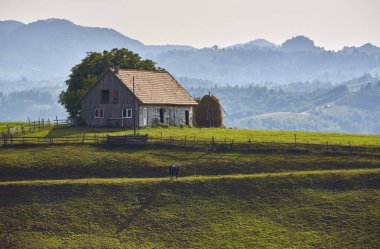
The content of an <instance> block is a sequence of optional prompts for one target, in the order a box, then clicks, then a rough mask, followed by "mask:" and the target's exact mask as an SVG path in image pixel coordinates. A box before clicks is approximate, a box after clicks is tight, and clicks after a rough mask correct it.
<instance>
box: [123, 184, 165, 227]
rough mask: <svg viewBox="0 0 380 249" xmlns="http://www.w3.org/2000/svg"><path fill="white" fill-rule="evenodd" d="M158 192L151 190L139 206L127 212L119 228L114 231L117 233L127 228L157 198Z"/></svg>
mask: <svg viewBox="0 0 380 249" xmlns="http://www.w3.org/2000/svg"><path fill="white" fill-rule="evenodd" d="M157 197H158V192H156V191H155V192H153V193H152V194H151V195H150V196H149V197H148V198H147V199H146V200H144V202H143V203H142V204H141V207H139V208H137V209H135V210H134V211H133V212H132V213H131V214H129V215H128V216H127V217H126V218H125V219H124V221H123V222H122V224H121V225H120V226H119V229H118V230H117V231H116V232H117V233H120V232H122V231H123V230H126V229H128V228H129V226H130V225H131V224H132V223H133V221H135V220H136V219H138V218H139V217H141V215H142V214H143V213H144V211H145V210H146V209H148V208H149V207H150V206H152V205H153V203H154V202H155V201H156V200H157Z"/></svg>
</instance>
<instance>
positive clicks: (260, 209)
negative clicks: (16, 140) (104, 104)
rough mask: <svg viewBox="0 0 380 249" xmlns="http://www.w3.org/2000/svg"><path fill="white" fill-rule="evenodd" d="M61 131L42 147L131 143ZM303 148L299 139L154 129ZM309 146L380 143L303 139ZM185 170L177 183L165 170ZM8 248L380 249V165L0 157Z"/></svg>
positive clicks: (240, 157) (140, 155) (94, 149)
mask: <svg viewBox="0 0 380 249" xmlns="http://www.w3.org/2000/svg"><path fill="white" fill-rule="evenodd" d="M130 132H131V131H121V130H116V129H96V130H95V129H87V128H83V127H77V128H55V129H46V130H44V131H41V132H38V133H34V134H32V135H34V136H56V137H62V136H83V133H85V134H87V136H94V134H97V135H102V134H103V135H105V134H111V133H112V134H127V133H130ZM139 132H140V133H148V134H149V135H151V136H154V137H158V138H160V137H161V134H162V137H163V138H169V137H175V138H178V139H180V138H181V137H184V136H186V138H187V139H189V138H191V137H193V136H195V137H196V139H199V140H208V139H211V138H212V137H214V138H215V139H234V140H235V141H239V140H240V141H245V140H247V138H248V139H249V138H250V139H251V140H252V141H271V140H273V139H277V141H283V142H292V141H294V132H283V131H248V130H233V129H196V128H183V129H181V128H151V129H143V130H140V131H139ZM296 134H297V140H298V141H299V142H302V137H303V138H304V139H305V141H308V142H309V143H311V142H312V141H314V142H315V143H319V142H320V143H324V142H323V140H325V139H329V143H336V144H339V143H340V142H341V141H342V142H343V141H348V140H349V141H350V142H351V143H352V144H355V143H357V144H363V145H364V144H367V145H369V144H371V145H377V144H378V143H379V136H371V135H348V134H331V133H312V132H297V133H296ZM174 163H178V164H180V165H181V169H180V177H179V178H178V179H173V180H170V179H169V177H168V166H169V165H171V164H174ZM0 172H1V174H0V196H1V198H0V248H379V247H380V240H379V233H380V229H379V224H380V157H379V156H378V155H370V154H361V155H359V154H329V153H321V152H307V153H304V152H302V153H300V152H296V151H295V152H294V151H293V152H289V151H288V152H287V151H282V152H276V151H261V152H260V151H255V152H239V151H223V152H220V151H210V150H199V149H198V150H197V149H179V148H164V147H145V148H130V147H129V148H127V147H120V146H119V147H111V146H100V145H88V144H77V145H53V146H50V145H38V146H15V147H12V146H7V147H0Z"/></svg>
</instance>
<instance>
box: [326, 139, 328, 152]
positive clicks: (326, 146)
mask: <svg viewBox="0 0 380 249" xmlns="http://www.w3.org/2000/svg"><path fill="white" fill-rule="evenodd" d="M326 152H329V142H328V141H326Z"/></svg>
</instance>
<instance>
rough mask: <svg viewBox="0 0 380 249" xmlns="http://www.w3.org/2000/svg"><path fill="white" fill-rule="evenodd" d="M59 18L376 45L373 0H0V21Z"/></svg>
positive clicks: (187, 37) (202, 39)
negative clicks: (303, 36)
mask: <svg viewBox="0 0 380 249" xmlns="http://www.w3.org/2000/svg"><path fill="white" fill-rule="evenodd" d="M52 17H54V18H64V19H69V20H71V21H73V22H74V23H76V24H80V25H84V26H97V27H109V28H113V29H116V30H117V31H119V32H121V33H123V34H124V35H126V36H129V37H131V38H135V39H138V40H140V41H142V42H143V43H145V44H188V45H192V46H195V47H205V46H212V45H215V44H217V45H219V46H222V47H223V46H227V45H231V44H236V43H243V42H247V41H250V40H254V39H257V38H265V39H267V40H270V41H272V42H274V43H276V44H281V43H282V42H284V41H285V40H286V39H288V38H290V37H292V36H296V35H305V36H308V37H309V38H311V39H313V40H314V41H315V43H316V45H317V46H322V47H325V48H327V49H334V50H337V49H341V48H342V47H343V46H344V45H349V46H352V45H355V46H359V45H362V44H364V43H367V42H371V43H373V44H375V45H377V46H380V0H231V1H230V0H219V1H216V0H215V1H214V0H189V1H185V0H133V1H131V0H0V20H9V19H11V20H18V21H22V22H24V23H29V22H32V21H36V20H39V19H47V18H52Z"/></svg>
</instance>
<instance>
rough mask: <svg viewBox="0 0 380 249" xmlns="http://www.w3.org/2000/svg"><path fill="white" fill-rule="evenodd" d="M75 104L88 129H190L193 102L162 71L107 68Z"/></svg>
mask: <svg viewBox="0 0 380 249" xmlns="http://www.w3.org/2000/svg"><path fill="white" fill-rule="evenodd" d="M78 104H79V105H80V106H81V117H82V120H83V122H84V123H86V124H87V125H89V126H121V127H126V128H133V127H134V126H133V122H135V124H136V127H149V126H155V125H157V124H158V123H162V124H168V125H190V126H191V125H192V123H193V109H194V106H196V105H197V102H196V101H195V100H194V99H193V98H192V97H191V96H190V94H189V93H188V92H187V91H186V90H185V89H184V88H183V87H182V86H181V85H180V84H179V83H178V82H177V81H176V79H174V77H173V76H172V75H170V74H169V73H168V72H166V71H145V70H125V69H108V70H107V71H106V72H105V73H104V74H103V75H102V76H101V77H99V79H98V80H97V82H96V83H95V84H94V85H93V86H92V87H91V88H90V89H89V90H88V91H87V93H86V94H85V95H84V96H82V97H81V98H80V99H79V101H78ZM134 116H135V117H134Z"/></svg>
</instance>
